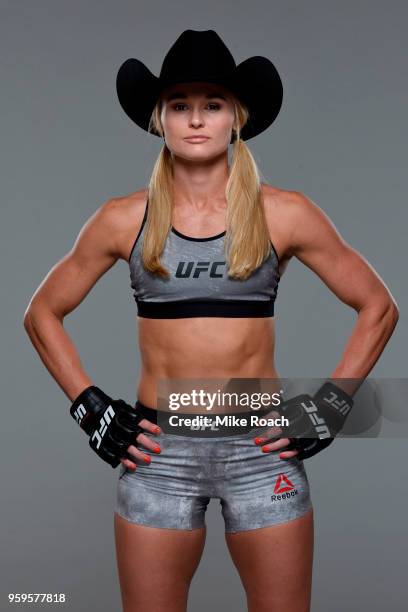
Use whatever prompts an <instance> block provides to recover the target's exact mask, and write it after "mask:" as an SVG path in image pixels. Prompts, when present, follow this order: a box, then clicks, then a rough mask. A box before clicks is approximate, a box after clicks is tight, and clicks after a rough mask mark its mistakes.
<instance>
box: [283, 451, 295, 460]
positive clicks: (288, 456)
mask: <svg viewBox="0 0 408 612" xmlns="http://www.w3.org/2000/svg"><path fill="white" fill-rule="evenodd" d="M298 453H299V451H298V450H289V451H282V452H281V453H279V457H280V458H281V459H291V458H292V457H296V455H297V454H298Z"/></svg>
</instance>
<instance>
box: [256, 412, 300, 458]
mask: <svg viewBox="0 0 408 612" xmlns="http://www.w3.org/2000/svg"><path fill="white" fill-rule="evenodd" d="M280 416H281V415H280V414H279V412H276V411H273V412H270V413H268V414H267V415H266V417H265V418H267V419H269V418H274V419H275V418H277V417H280ZM281 433H283V429H282V428H281V427H279V426H278V425H275V426H274V427H269V428H267V429H265V432H264V433H263V434H262V436H258V437H256V438H254V442H255V444H258V445H259V446H260V447H261V450H262V452H263V453H269V452H272V451H279V450H281V449H283V450H282V451H281V452H280V453H279V457H280V458H281V459H291V458H292V457H296V455H297V454H298V453H299V450H298V449H295V448H294V444H293V440H292V439H291V438H280V437H279V435H280V434H281ZM285 447H286V448H285ZM292 449H293V450H292Z"/></svg>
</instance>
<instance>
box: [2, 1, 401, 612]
mask: <svg viewBox="0 0 408 612" xmlns="http://www.w3.org/2000/svg"><path fill="white" fill-rule="evenodd" d="M1 7H2V14H1V19H0V24H1V25H0V28H1V32H0V34H1V36H0V45H1V54H0V57H1V60H0V61H1V72H2V79H1V114H0V118H1V134H2V140H1V142H2V147H1V208H2V213H1V214H2V222H1V242H0V244H1V251H2V252H1V255H2V256H1V268H2V269H1V272H2V300H1V308H2V318H1V321H2V352H1V357H2V368H1V376H2V385H1V388H2V414H1V446H0V448H1V451H0V452H1V461H0V470H1V551H2V552H1V567H0V576H1V578H0V580H1V593H0V609H1V610H6V609H8V608H9V606H8V603H7V593H9V592H54V593H55V592H65V593H66V594H67V596H68V598H69V603H68V604H66V605H65V609H67V610H75V611H82V610H87V609H97V610H99V611H100V612H102V611H112V610H120V592H119V585H118V578H117V574H116V561H115V551H114V538H113V511H112V508H113V504H114V496H115V488H116V479H117V476H118V474H117V472H116V471H115V472H114V471H113V470H112V469H111V468H109V466H106V465H105V464H103V463H102V462H101V461H100V460H98V458H97V457H96V456H93V455H92V454H91V453H90V451H89V449H88V447H87V444H86V440H85V438H84V437H83V433H82V432H79V430H78V427H77V426H76V424H75V423H74V421H73V420H72V418H71V417H70V416H69V413H68V409H69V402H68V401H67V398H66V397H65V395H64V394H63V393H62V391H61V390H60V388H59V387H58V386H57V384H56V383H55V381H54V380H53V379H52V378H51V376H50V375H49V373H48V372H47V370H46V369H45V367H44V366H43V364H42V362H41V361H40V359H39V358H38V356H37V354H36V353H35V351H34V350H33V348H32V346H31V344H30V342H29V339H28V337H27V336H26V335H25V331H24V329H23V325H22V319H23V313H24V310H25V307H26V305H27V303H28V300H29V298H30V297H31V295H32V293H33V292H34V290H35V289H36V287H37V286H38V284H39V283H40V281H41V280H42V279H43V277H44V276H45V275H46V274H47V272H48V271H49V270H50V268H51V267H52V266H53V265H54V264H55V263H56V262H57V261H58V260H59V259H60V258H61V257H62V256H63V255H64V254H65V253H66V252H67V251H68V250H69V249H70V248H71V246H72V244H73V241H74V239H75V237H76V236H77V234H78V232H79V230H80V228H81V227H82V225H83V224H84V222H85V221H86V220H87V219H88V218H89V216H90V215H91V214H92V213H93V212H94V211H95V209H96V208H97V207H98V206H100V204H102V203H103V202H104V201H105V200H106V199H107V198H109V197H111V196H118V195H123V194H126V193H129V192H131V191H134V190H136V189H139V188H141V187H143V186H145V185H146V184H147V181H148V177H149V174H150V172H151V169H152V165H153V162H154V160H155V159H156V156H157V154H158V152H159V148H160V146H161V143H160V140H159V139H157V138H156V137H154V136H150V135H148V134H147V133H144V132H143V131H142V130H140V129H139V128H137V127H136V126H134V124H132V123H131V121H130V120H129V119H128V118H127V116H126V115H125V114H124V113H123V111H122V110H121V108H120V106H119V104H118V102H117V99H116V93H115V78H116V71H117V69H118V68H119V66H120V64H121V63H122V62H123V61H124V60H125V59H126V58H128V57H137V58H139V59H141V60H142V61H144V62H145V63H146V64H147V65H148V67H149V68H150V70H151V71H152V72H153V73H155V74H156V75H157V74H158V73H159V70H160V66H161V62H162V59H163V57H164V54H165V53H166V52H167V50H168V49H169V47H170V46H171V44H172V43H173V42H174V40H175V39H176V38H177V36H178V35H179V34H180V33H181V32H182V31H183V30H184V29H187V28H192V29H202V30H203V29H209V28H212V29H215V30H216V31H218V33H219V34H220V35H221V36H222V37H223V39H224V40H225V42H226V43H227V45H228V46H229V47H230V49H231V51H232V52H233V54H234V57H235V59H236V61H237V63H238V62H240V61H243V60H244V59H246V58H247V57H249V56H251V55H265V56H267V57H270V58H271V59H272V61H274V62H275V63H276V66H277V67H278V70H279V71H280V74H281V75H282V79H283V84H284V103H283V109H282V111H281V113H280V115H279V117H278V119H277V121H276V123H275V124H274V125H273V126H272V128H271V129H269V130H267V131H266V132H264V133H263V134H262V135H260V136H259V137H258V138H256V139H255V140H253V141H252V140H251V141H249V143H248V145H249V147H250V149H251V151H252V152H253V154H254V155H255V158H256V160H257V162H258V163H259V166H260V169H261V171H262V173H263V177H264V180H266V181H268V182H270V183H272V184H274V185H277V186H279V187H282V188H286V189H295V190H299V191H302V192H303V193H305V194H306V195H308V196H309V197H311V198H312V199H313V200H314V201H315V202H316V203H317V204H318V205H319V206H321V207H322V208H323V209H324V210H325V211H326V212H327V213H328V215H329V216H330V217H331V219H332V220H333V222H334V223H335V225H336V226H337V228H338V229H339V231H340V232H341V233H342V235H343V237H344V238H345V239H346V240H347V241H348V242H350V243H351V244H352V245H353V246H354V247H355V248H356V249H357V250H359V251H360V252H361V253H362V254H363V255H364V257H365V258H366V259H367V260H368V261H369V262H370V263H371V265H372V266H373V267H374V268H375V269H376V270H377V272H378V273H379V274H380V276H381V277H382V278H383V280H384V282H386V284H387V286H388V287H389V288H390V290H391V291H392V293H393V295H394V296H395V298H396V300H397V302H398V304H399V307H400V310H401V317H400V321H399V324H398V327H397V330H396V332H395V334H394V336H393V338H392V339H391V341H390V342H389V344H388V346H387V347H386V350H385V352H384V354H383V356H382V357H381V359H380V362H379V363H378V364H377V366H376V367H375V369H374V370H373V372H372V373H371V376H382V377H404V376H406V362H407V360H406V351H405V347H406V346H407V340H408V338H407V317H406V307H407V291H406V285H405V283H404V282H403V279H405V278H406V245H405V243H404V240H405V238H406V228H407V221H408V219H407V209H406V189H405V175H404V173H403V166H404V167H406V142H407V133H406V125H407V123H406V108H407V88H406V78H405V77H406V68H407V66H406V60H405V58H406V54H407V46H406V19H407V14H406V13H407V11H406V3H403V2H396V1H391V2H387V3H385V2H372V1H370V2H369V1H365V2H361V1H360V2H359V1H357V2H356V1H353V2H350V1H349V2H344V1H342V2H317V1H310V2H307V3H306V2H301V1H300V0H297V1H286V2H285V3H283V2H279V3H275V2H270V1H269V2H266V1H265V2H260V1H258V2H250V3H248V2H242V1H241V0H234V2H232V1H231V2H227V1H226V0H223V1H222V2H219V1H217V2H214V1H212V0H209V1H207V2H205V3H199V2H191V1H189V2H187V1H178V2H172V3H167V2H155V3H150V2H125V1H119V2H112V1H110V2H107V1H106V0H105V1H101V0H99V1H98V2H96V1H95V0H92V1H88V2H78V1H73V0H71V1H70V2H61V1H55V0H53V1H51V0H50V1H44V0H37V1H36V2H29V1H25V2H21V1H16V0H14V1H13V2H5V1H4V0H3V1H2V3H1ZM354 322H355V313H354V311H352V310H351V309H349V308H348V307H347V306H345V305H343V304H342V303H341V302H339V301H338V300H337V298H336V297H335V296H334V295H332V294H331V293H330V292H329V290H328V289H327V288H326V287H325V286H324V285H323V283H321V281H320V280H319V279H318V278H317V277H316V276H314V275H313V273H312V272H311V271H310V270H309V269H307V268H306V267H304V266H302V265H301V264H300V263H299V262H296V261H293V262H291V264H290V265H289V268H288V270H287V272H286V274H285V275H284V277H283V280H282V283H281V286H280V291H279V296H278V301H277V366H278V371H279V372H280V373H281V375H282V376H304V377H307V376H315V377H324V376H325V375H326V374H329V373H330V372H331V371H332V370H333V369H334V367H335V365H336V363H337V360H338V359H339V358H340V355H341V352H342V350H343V346H344V343H345V340H346V338H347V336H348V335H349V333H350V332H351V329H352V325H353V323H354ZM65 326H66V329H67V331H68V332H69V333H70V334H71V336H72V338H73V340H74V342H75V344H76V346H77V348H78V351H79V353H80V356H81V359H82V361H83V364H84V367H85V369H86V371H87V372H88V373H89V375H90V376H91V377H92V379H93V380H94V382H95V384H99V385H100V386H102V387H103V388H104V389H105V390H106V391H108V392H109V393H110V394H111V395H112V396H114V397H123V398H124V399H127V400H128V401H132V400H133V399H134V396H135V389H136V384H137V376H138V372H139V355H138V349H137V342H136V340H137V327H136V321H135V305H134V302H133V298H132V296H131V290H130V286H129V276H128V269H127V266H126V264H125V263H124V262H118V264H117V265H116V266H115V267H114V268H113V269H112V270H110V271H109V272H108V273H107V274H106V275H105V276H104V277H103V278H102V279H101V280H100V281H99V282H98V283H97V285H96V287H95V288H94V290H93V291H92V292H91V294H90V295H89V296H88V297H87V298H86V299H85V301H84V302H83V303H82V304H81V306H80V308H78V309H77V310H76V311H75V312H74V313H72V314H71V315H70V316H69V317H68V318H67V319H66V320H65ZM310 347H313V350H311V348H310ZM405 449H406V442H405V440H402V439H400V440H398V439H397V440H381V439H367V440H347V439H343V440H338V441H337V442H336V443H335V444H334V445H333V446H332V447H331V449H330V451H327V454H326V453H325V456H324V460H323V458H322V459H321V458H320V457H322V456H318V457H315V458H313V459H311V460H310V461H309V462H308V463H307V472H308V476H309V480H310V484H311V490H312V496H313V502H314V506H315V525H316V538H315V542H316V545H315V562H314V580H313V605H312V609H313V611H316V612H320V611H327V610H330V612H337V611H339V612H340V611H343V610H344V609H347V610H349V611H350V612H354V611H357V610H359V611H360V610H370V611H371V612H374V611H377V610H378V611H379V610H383V609H384V607H385V606H386V607H387V610H400V609H401V608H402V604H403V601H404V593H405V592H406V584H405V579H404V577H405V578H406V571H407V566H406V545H407V537H406V536H407V528H406V516H407V490H406V463H407V454H406V450H405ZM207 525H208V539H207V545H206V549H205V553H204V556H203V559H202V561H201V565H200V567H199V569H198V572H197V574H196V576H195V578H194V581H193V584H192V589H191V594H190V600H189V610H193V611H195V612H201V611H204V610H207V609H208V608H211V609H214V610H221V609H223V608H225V606H229V607H230V608H231V609H232V608H234V610H236V611H237V612H239V611H243V610H246V605H245V596H244V591H243V589H242V587H241V584H240V581H239V578H238V575H237V573H236V570H235V568H234V567H233V565H232V562H231V560H230V559H229V556H228V552H227V549H226V546H225V543H224V539H223V521H222V517H221V514H220V507H219V505H218V501H217V500H212V502H211V504H210V507H209V509H208V512H207ZM272 552H273V551H272ZM29 607H30V606H26V608H29ZM37 607H38V606H37ZM48 609H50V608H48ZM56 609H57V608H56Z"/></svg>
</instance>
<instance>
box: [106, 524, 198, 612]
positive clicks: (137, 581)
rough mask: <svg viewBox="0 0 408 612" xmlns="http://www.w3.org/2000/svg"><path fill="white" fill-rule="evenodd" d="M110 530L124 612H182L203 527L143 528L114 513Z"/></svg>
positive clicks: (196, 560)
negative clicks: (113, 539) (112, 533)
mask: <svg viewBox="0 0 408 612" xmlns="http://www.w3.org/2000/svg"><path fill="white" fill-rule="evenodd" d="M114 527H115V544H116V556H117V565H118V572H119V582H120V588H121V593H122V602H123V610H124V612H139V611H140V612H141V611H142V610H149V612H163V611H164V610H165V611H166V612H185V610H186V609H187V595H188V589H189V585H190V582H191V579H192V577H193V575H194V573H195V571H196V569H197V566H198V564H199V561H200V558H201V555H202V552H203V550H204V544H205V535H206V528H205V527H202V528H199V529H192V530H180V529H163V528H155V527H147V526H145V525H137V524H134V523H130V522H128V521H127V520H125V519H124V518H122V517H121V516H119V515H118V514H116V513H115V515H114Z"/></svg>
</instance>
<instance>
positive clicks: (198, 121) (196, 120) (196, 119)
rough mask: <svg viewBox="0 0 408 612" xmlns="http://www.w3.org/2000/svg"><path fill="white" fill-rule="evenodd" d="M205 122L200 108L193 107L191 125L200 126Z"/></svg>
mask: <svg viewBox="0 0 408 612" xmlns="http://www.w3.org/2000/svg"><path fill="white" fill-rule="evenodd" d="M203 124H204V121H203V117H202V114H201V112H200V108H199V107H198V108H195V107H193V110H192V111H191V114H190V125H191V126H193V127H199V126H201V125H203Z"/></svg>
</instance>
